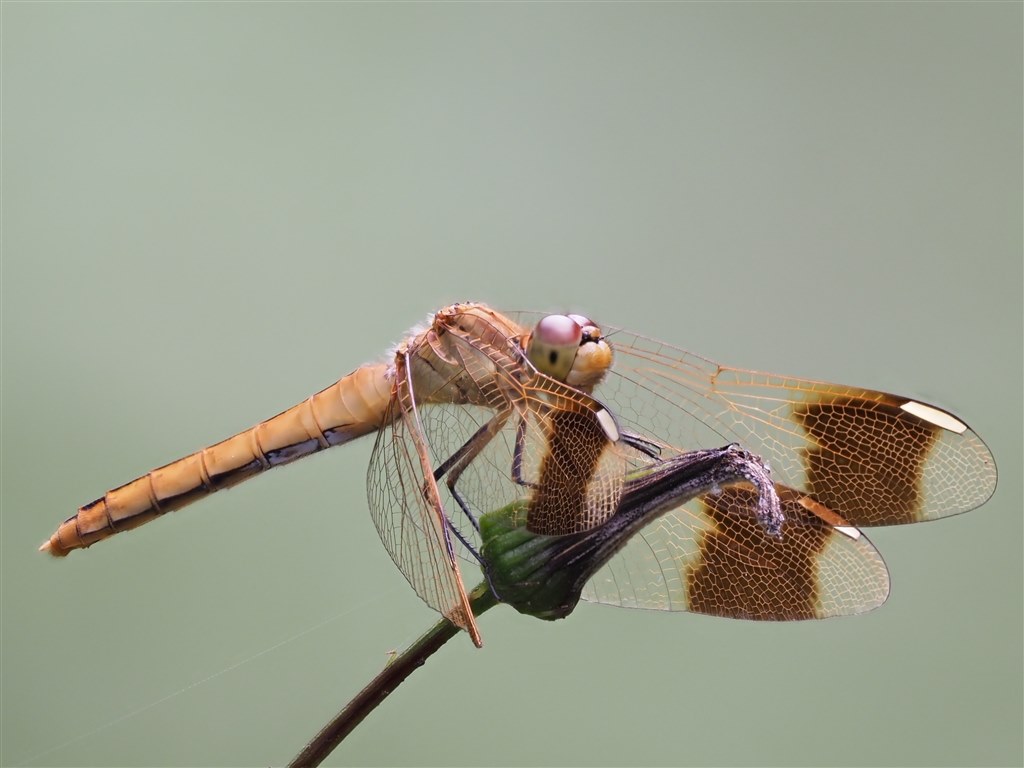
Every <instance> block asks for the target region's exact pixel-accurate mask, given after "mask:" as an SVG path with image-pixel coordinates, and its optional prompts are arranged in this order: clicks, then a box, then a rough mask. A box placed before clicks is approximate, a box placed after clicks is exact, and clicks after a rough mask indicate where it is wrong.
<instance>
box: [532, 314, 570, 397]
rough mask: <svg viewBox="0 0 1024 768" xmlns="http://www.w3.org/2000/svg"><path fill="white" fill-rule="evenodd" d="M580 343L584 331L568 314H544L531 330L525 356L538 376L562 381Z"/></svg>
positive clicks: (567, 372)
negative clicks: (543, 375)
mask: <svg viewBox="0 0 1024 768" xmlns="http://www.w3.org/2000/svg"><path fill="white" fill-rule="evenodd" d="M581 341H583V328H581V327H580V324H579V323H577V322H576V321H575V320H574V319H572V318H571V317H569V316H567V315H546V316H545V317H543V318H541V320H540V322H539V323H537V327H536V328H534V329H533V333H532V334H531V335H530V340H529V342H528V343H527V350H526V353H527V355H528V356H529V358H530V362H531V363H533V364H534V366H536V368H537V370H538V371H540V372H541V373H546V374H547V375H548V376H550V377H552V378H554V379H558V380H559V381H565V379H566V377H567V376H568V375H569V371H571V370H572V364H573V361H574V360H575V359H576V352H577V351H578V350H579V348H580V342H581Z"/></svg>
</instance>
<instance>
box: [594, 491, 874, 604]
mask: <svg viewBox="0 0 1024 768" xmlns="http://www.w3.org/2000/svg"><path fill="white" fill-rule="evenodd" d="M777 489H778V491H779V497H780V500H781V502H782V508H783V513H784V514H785V517H786V520H785V523H784V524H783V528H782V535H781V536H778V537H775V536H770V535H768V534H767V533H766V532H765V529H764V527H763V526H762V525H761V524H760V523H759V522H758V520H757V516H756V507H757V501H758V493H757V491H756V490H755V489H754V488H753V487H752V486H749V485H745V484H742V485H736V486H730V487H727V488H724V489H722V490H721V491H720V492H718V493H714V494H708V495H705V496H703V497H701V498H698V499H694V500H693V501H690V502H689V503H687V504H685V505H683V506H681V507H680V508H678V509H676V510H673V511H671V512H669V513H668V514H666V515H663V516H661V517H659V518H658V519H657V520H654V521H653V522H651V523H649V524H648V525H647V526H646V527H645V528H643V529H642V530H641V531H640V533H638V534H637V535H635V536H633V537H632V538H631V539H630V540H629V541H628V542H627V544H626V545H625V547H623V549H622V550H620V551H619V552H618V553H617V554H616V555H614V556H613V557H612V559H611V560H610V561H609V562H608V563H607V564H606V565H605V566H604V567H603V568H602V569H601V570H599V571H598V572H597V573H596V574H595V575H594V577H593V578H592V579H591V580H590V581H589V582H588V584H587V586H586V587H585V588H584V591H583V595H582V597H583V599H584V600H588V601H590V602H595V603H604V604H607V605H617V606H621V607H627V608H648V609H654V610H666V611H692V612H695V613H705V614H710V615H714V616H724V617H729V618H740V619H754V620H761V621H793V620H799V619H821V618H827V617H830V616H841V615H847V614H856V613H862V612H864V611H869V610H871V609H872V608H875V607H877V606H879V605H881V604H882V603H883V602H885V599H886V597H887V596H888V594H889V574H888V571H887V570H886V567H885V563H884V562H883V561H882V558H881V556H880V555H879V554H878V551H877V550H876V549H875V548H874V546H873V545H872V544H871V542H870V541H868V539H867V537H866V536H864V535H863V534H862V533H861V532H860V531H859V530H857V529H856V528H854V527H852V526H849V525H844V524H843V523H842V521H840V520H837V519H835V518H834V517H831V516H830V515H829V513H828V512H827V510H823V509H821V508H819V507H817V506H816V505H815V504H814V502H813V501H811V500H809V499H807V498H806V497H805V496H804V495H803V494H801V493H799V492H798V491H795V490H793V489H790V488H786V487H783V486H777Z"/></svg>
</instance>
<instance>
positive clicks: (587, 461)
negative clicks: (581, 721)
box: [43, 304, 996, 642]
mask: <svg viewBox="0 0 1024 768" xmlns="http://www.w3.org/2000/svg"><path fill="white" fill-rule="evenodd" d="M609 337H611V338H612V339H613V340H614V341H613V342H609ZM370 432H376V433H377V440H376V444H375V447H374V451H373V455H372V458H371V462H370V467H369V472H368V477H367V488H368V498H369V505H370V508H371V512H372V514H373V519H374V522H375V524H376V526H377V530H378V532H379V533H380V536H381V539H382V541H383V542H384V544H385V547H386V548H387V550H388V552H389V553H390V555H391V557H392V558H393V559H394V561H395V563H396V564H397V565H398V567H399V568H400V569H401V571H402V573H403V574H404V575H405V576H406V578H407V579H408V580H409V582H410V584H411V585H412V586H413V587H414V589H415V590H416V591H417V593H418V594H419V595H420V596H421V597H422V598H423V599H424V600H425V601H426V602H427V603H428V604H429V605H430V606H431V607H433V608H435V609H436V610H437V611H439V612H440V613H442V614H443V615H445V616H447V617H449V618H450V619H451V620H452V621H453V622H455V623H456V624H458V625H459V626H461V627H463V628H465V629H467V630H468V631H469V632H470V633H471V635H472V636H473V638H474V640H476V641H477V642H479V634H478V632H477V630H476V626H475V623H474V620H473V617H472V614H471V612H470V610H469V606H468V603H467V600H466V596H465V589H464V585H463V583H462V576H461V566H460V557H461V559H462V560H463V561H464V562H469V563H472V564H473V567H474V569H475V568H476V566H477V559H476V558H477V556H478V554H479V547H480V536H479V527H478V521H479V519H480V517H481V516H482V515H485V514H487V513H489V512H492V511H494V510H498V509H502V508H506V507H508V506H509V505H515V504H519V505H520V506H521V508H522V509H524V510H525V516H526V520H525V526H526V528H527V529H528V531H530V532H532V533H533V534H538V535H545V536H584V535H586V534H587V532H589V531H593V530H595V529H599V528H601V527H602V526H605V525H613V524H615V525H617V524H619V523H617V522H615V523H613V522H612V521H613V520H614V517H615V514H616V510H617V508H618V505H619V501H620V499H621V498H622V494H623V488H624V486H625V484H626V482H627V478H631V477H635V476H636V473H637V472H641V473H642V472H643V471H644V470H645V468H650V467H652V466H655V465H659V466H660V465H661V464H662V463H665V462H672V461H674V460H676V459H678V458H680V457H685V456H687V455H688V454H689V453H691V452H694V451H698V452H699V451H706V450H710V449H722V448H724V447H725V446H730V445H739V446H742V447H743V448H744V449H745V450H746V451H749V452H750V453H751V454H754V455H756V456H759V457H760V459H761V460H762V461H763V463H764V464H767V465H769V466H770V467H771V473H772V474H771V478H772V480H773V481H774V484H775V485H774V489H775V494H774V495H776V496H777V498H778V499H779V503H778V504H777V505H776V506H777V512H778V514H777V515H773V514H772V513H769V512H766V511H765V510H764V509H763V508H762V507H763V503H762V502H763V498H764V493H761V492H757V491H756V489H755V487H754V486H755V485H756V483H751V482H744V481H743V479H742V478H730V479H729V480H728V483H729V485H728V487H723V488H710V489H709V490H708V491H707V492H704V493H702V494H701V495H699V496H698V497H696V498H693V499H692V500H690V501H688V502H686V503H685V504H680V505H678V506H677V507H674V508H671V509H668V510H664V513H663V514H660V516H659V517H657V519H654V520H650V521H646V522H645V524H644V526H643V527H642V528H637V529H636V530H632V529H630V530H629V533H630V536H631V537H630V538H628V540H626V539H624V540H623V543H622V544H621V546H619V545H617V546H616V549H617V550H618V551H617V552H616V553H615V554H614V556H611V557H610V559H608V560H607V563H606V565H604V567H603V568H602V569H601V570H600V571H598V572H597V573H596V575H595V576H594V577H593V578H592V579H591V580H590V582H589V583H588V584H587V586H586V588H585V589H584V592H583V598H584V599H586V600H591V601H595V602H602V603H609V604H614V605H620V606H625V607H644V608H657V609H664V610H687V611H695V612H701V613H709V614H714V615H719V616H732V617H742V618H749V619H770V620H789V619H801V618H821V617H825V616H832V615H840V614H849V613H857V612H861V611H864V610H869V609H870V608H873V607H875V606H877V605H878V604H880V603H881V602H882V601H883V600H884V599H885V597H886V595H887V593H888V574H887V572H886V570H885V566H884V564H883V563H882V561H881V558H880V557H879V556H878V553H877V552H876V551H875V549H874V547H873V546H872V545H871V544H870V542H869V541H868V540H867V538H866V537H865V536H864V535H863V534H862V533H861V532H860V531H859V530H858V527H859V526H871V525H895V524H902V523H912V522H919V521H923V520H933V519H937V518H941V517H945V516H948V515H953V514H958V513H960V512H965V511H967V510H969V509H973V508H974V507H976V506H978V505H980V504H982V503H983V502H984V501H985V500H987V499H988V498H989V496H991V494H992V492H993V490H994V488H995V483H996V470H995V463H994V461H993V458H992V455H991V454H990V453H989V451H988V449H987V448H986V447H985V445H984V443H983V442H982V441H981V440H980V438H978V436H977V435H976V434H975V433H974V432H973V431H971V430H970V428H968V427H967V425H966V424H965V423H964V422H962V421H961V420H960V419H958V418H956V417H955V416H953V415H951V414H949V413H946V412H945V411H942V410H941V409H939V408H936V407H934V406H931V405H927V404H925V403H920V402H917V401H914V400H910V399H907V398H902V397H899V396H896V395H890V394H886V393H882V392H877V391H873V390H867V389H862V388H858V387H848V386H840V385H833V384H827V383H824V382H818V381H811V380H806V379H798V378H794V377H789V376H778V375H774V374H768V373H759V372H755V371H748V370H744V369H740V368H732V367H729V366H725V365H721V364H718V363H715V362H712V361H710V360H707V359H704V358H701V357H699V356H697V355H693V354H691V353H688V352H685V351H683V350H682V349H679V348H677V347H674V346H672V345H670V344H666V343H664V342H659V341H655V340H653V339H648V338H646V337H643V336H639V335H636V334H631V333H628V332H626V331H622V330H617V329H609V328H608V327H606V326H598V325H597V324H595V323H594V322H592V321H591V320H590V319H589V318H587V317H585V316H582V315H572V314H570V315H536V314H529V313H511V314H502V313H499V312H497V311H495V310H493V309H491V308H489V307H487V306H486V305H483V304H456V305H452V306H449V307H446V308H445V309H442V310H441V311H439V312H437V313H436V314H435V315H434V316H433V318H432V319H431V321H430V323H429V325H428V326H426V327H420V328H416V329H414V330H413V331H412V332H410V334H409V336H408V337H407V338H406V339H405V340H404V341H403V342H402V343H401V344H399V345H398V347H397V348H396V349H395V350H394V356H393V359H392V360H391V361H389V362H388V363H381V364H370V365H365V366H362V367H360V368H358V369H357V370H356V371H354V372H353V373H351V374H349V375H348V376H346V377H344V378H343V379H341V380H340V381H338V382H337V383H335V384H334V385H332V386H331V387H328V388H327V389H325V390H323V391H322V392H319V393H317V394H316V395H313V396H312V397H310V398H309V399H308V400H306V401H304V402H303V403H301V404H299V405H297V406H295V407H293V408H291V409H289V410H287V411H285V412H283V413H281V414H279V415H278V416H276V417H274V418H272V419H269V420H267V421H265V422H262V423H261V424H258V425H256V426H255V427H253V428H252V429H250V430H247V431H246V432H243V433H240V434H239V435H236V436H235V437H232V438H229V439H228V440H225V441H223V442H222V443H218V444H217V445H215V446H211V447H210V448H207V449H204V450H202V451H199V452H197V453H196V454H193V455H192V456H189V457H186V458H184V459H181V460H179V461H177V462H173V463H172V464H169V465H167V466H165V467H162V468H160V469H158V470H154V471H153V472H151V473H149V474H147V475H145V476H143V477H141V478H138V479H137V480H134V481H132V482H131V483H128V484H127V485H125V486H121V487H120V488H117V489H114V490H113V491H110V492H108V493H107V494H105V495H104V496H103V497H102V498H100V499H97V500H96V501H94V502H92V503H90V504H87V505H85V506H83V507H82V508H81V509H80V510H79V513H78V514H77V515H75V516H73V517H72V518H69V520H68V521H66V522H65V523H64V524H63V525H62V526H61V527H60V528H59V529H58V531H57V532H56V533H55V534H54V535H53V536H52V537H51V539H50V540H49V541H48V542H47V543H46V544H44V547H43V548H44V549H47V550H49V551H50V552H51V553H52V554H55V555H64V554H67V552H69V551H70V550H71V549H75V548H79V547H83V546H89V545H90V544H91V543H93V542H95V541H98V540H100V539H102V538H105V537H107V536H109V535H111V534H112V533H114V532H116V531H118V530H123V529H127V528H131V527H134V526H136V525H139V524H141V523H143V522H146V521H147V520H149V519H153V518H155V517H157V516H159V515H161V514H163V513H165V512H168V511H171V510H173V509H177V508H180V507H181V506H184V505H185V504H187V503H189V502H191V501H194V500H196V499H197V498H200V497H202V496H203V495H206V494H208V493H211V492H213V491H216V490H218V489H219V488H223V487H227V486H229V485H231V484H233V483H235V482H239V481H241V480H244V479H246V478H248V477H250V476H252V475H254V474H256V473H259V472H261V471H262V470H264V469H267V468H270V467H273V466H276V465H278V464H282V463H286V462H288V461H292V460H295V459H297V458H300V457H302V456H305V455H308V454H309V453H313V452H315V451H318V450H321V449H323V448H326V447H329V446H332V445H338V444H340V443H343V442H346V441H348V440H350V439H353V438H355V437H358V436H360V435H364V434H368V433H370ZM748 479H749V478H748Z"/></svg>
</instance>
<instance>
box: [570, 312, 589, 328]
mask: <svg viewBox="0 0 1024 768" xmlns="http://www.w3.org/2000/svg"><path fill="white" fill-rule="evenodd" d="M568 317H569V319H570V320H573V321H575V322H576V323H577V324H578V325H579V327H580V328H588V327H591V326H593V325H594V323H593V321H591V319H590V318H589V317H584V316H583V315H568Z"/></svg>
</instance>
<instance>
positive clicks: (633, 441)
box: [619, 430, 661, 459]
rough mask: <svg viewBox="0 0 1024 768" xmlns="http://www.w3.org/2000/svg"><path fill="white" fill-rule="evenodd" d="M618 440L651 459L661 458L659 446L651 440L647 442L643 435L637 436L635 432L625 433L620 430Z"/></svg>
mask: <svg viewBox="0 0 1024 768" xmlns="http://www.w3.org/2000/svg"><path fill="white" fill-rule="evenodd" d="M619 439H620V440H622V442H624V443H625V444H626V445H628V446H629V447H631V448H635V449H636V450H638V451H640V453H643V454H645V455H647V456H649V457H650V458H652V459H660V458H661V446H660V445H658V444H657V443H656V442H654V441H653V440H649V439H647V438H646V437H644V436H643V435H638V434H637V433H636V432H627V431H626V430H622V431H621V432H620V437H619Z"/></svg>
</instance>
